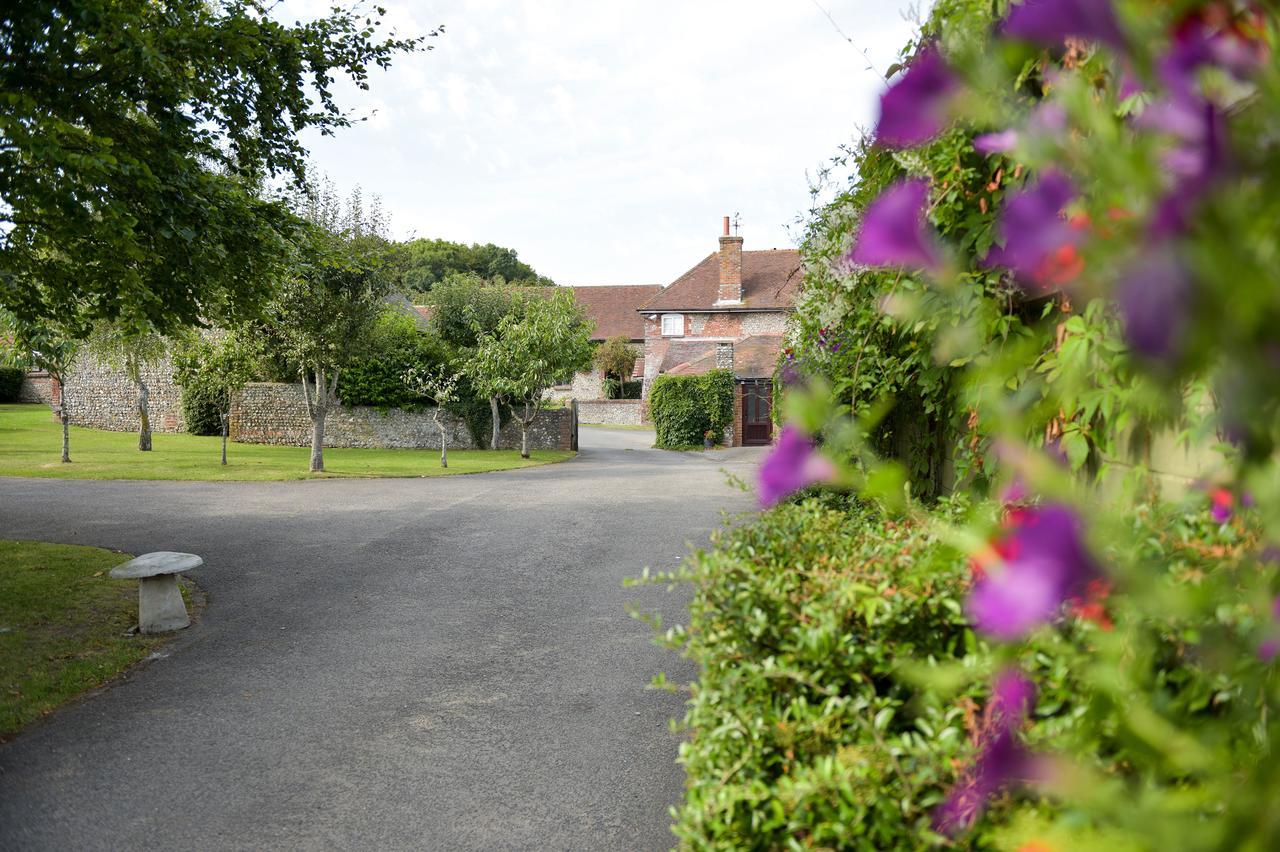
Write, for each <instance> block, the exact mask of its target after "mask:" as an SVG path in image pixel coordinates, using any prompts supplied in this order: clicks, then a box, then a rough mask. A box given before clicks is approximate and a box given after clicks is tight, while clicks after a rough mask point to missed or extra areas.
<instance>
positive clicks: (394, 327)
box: [338, 310, 448, 409]
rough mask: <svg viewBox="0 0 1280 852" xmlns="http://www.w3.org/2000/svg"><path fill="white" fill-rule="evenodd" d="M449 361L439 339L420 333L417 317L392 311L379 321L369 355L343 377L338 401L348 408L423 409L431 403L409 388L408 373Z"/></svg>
mask: <svg viewBox="0 0 1280 852" xmlns="http://www.w3.org/2000/svg"><path fill="white" fill-rule="evenodd" d="M447 357H448V356H447V352H446V351H445V348H444V346H443V345H442V344H441V343H440V341H439V340H438V338H436V337H434V336H432V335H430V334H427V333H426V332H424V331H422V330H421V329H419V328H418V326H417V323H416V322H415V321H414V318H413V317H411V316H409V315H408V314H407V313H405V312H403V311H398V310H389V311H387V312H386V313H385V314H383V316H382V317H380V318H379V320H378V324H377V327H376V328H375V329H374V333H373V340H372V344H371V346H370V349H369V351H368V352H366V353H364V355H363V357H361V358H358V359H357V360H356V361H355V362H354V363H352V364H351V365H350V366H348V367H346V368H345V369H344V370H343V371H342V373H341V374H340V375H339V377H338V398H339V399H341V400H342V402H343V404H344V405H368V406H371V407H374V408H384V409H385V408H420V407H422V406H424V405H427V404H428V400H427V399H425V398H424V397H422V396H421V395H419V394H417V393H416V392H414V391H413V390H411V389H410V388H409V386H408V385H407V384H405V381H404V374H405V372H406V371H407V370H409V369H410V368H411V367H418V368H430V367H432V366H434V365H436V364H440V363H442V362H444V361H445V360H447Z"/></svg>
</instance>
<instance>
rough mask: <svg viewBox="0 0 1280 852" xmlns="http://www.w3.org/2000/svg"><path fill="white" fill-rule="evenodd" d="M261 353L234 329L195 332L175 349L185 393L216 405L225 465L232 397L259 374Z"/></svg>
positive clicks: (177, 371) (177, 372) (176, 371)
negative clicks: (209, 333)
mask: <svg viewBox="0 0 1280 852" xmlns="http://www.w3.org/2000/svg"><path fill="white" fill-rule="evenodd" d="M261 355H262V352H261V345H260V344H259V343H258V342H257V341H256V340H255V339H254V338H253V337H251V336H247V335H245V334H243V333H237V332H235V331H228V332H225V333H223V334H221V335H218V336H216V337H208V336H204V335H192V336H190V337H189V338H188V339H187V340H184V341H182V342H181V343H180V344H179V345H178V346H177V347H176V348H175V350H174V353H173V368H174V378H175V379H176V380H177V382H178V384H179V385H181V386H182V389H183V392H184V393H186V392H188V391H191V392H193V393H198V394H199V395H200V396H201V397H202V398H204V399H211V400H213V402H214V404H215V405H216V407H217V410H218V420H219V426H220V428H219V432H220V434H221V435H222V463H223V464H224V465H225V464H226V463H227V433H228V431H229V429H228V425H229V422H230V420H231V400H232V397H234V396H235V394H236V393H237V392H238V391H240V390H241V389H242V388H243V387H244V386H245V385H246V384H248V383H249V382H251V381H253V379H254V378H255V377H256V372H257V368H258V362H259V359H260V358H261Z"/></svg>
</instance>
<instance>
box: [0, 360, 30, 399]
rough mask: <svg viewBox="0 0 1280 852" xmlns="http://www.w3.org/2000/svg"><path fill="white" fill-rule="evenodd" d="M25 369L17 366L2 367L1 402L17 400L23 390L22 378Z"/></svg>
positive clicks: (0, 373)
mask: <svg viewBox="0 0 1280 852" xmlns="http://www.w3.org/2000/svg"><path fill="white" fill-rule="evenodd" d="M25 376H26V371H25V370H20V369H18V368H17V367H0V402H17V401H18V394H19V393H21V392H22V379H23V377H25Z"/></svg>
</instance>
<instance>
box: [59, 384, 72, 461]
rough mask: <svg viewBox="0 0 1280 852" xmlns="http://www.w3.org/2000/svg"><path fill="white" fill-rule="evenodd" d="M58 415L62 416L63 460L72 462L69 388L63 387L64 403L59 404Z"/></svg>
mask: <svg viewBox="0 0 1280 852" xmlns="http://www.w3.org/2000/svg"><path fill="white" fill-rule="evenodd" d="M58 415H59V416H60V417H61V418H62V462H63V464H69V463H70V462H71V417H70V416H68V414H67V388H66V385H63V387H62V404H61V405H59V406H58Z"/></svg>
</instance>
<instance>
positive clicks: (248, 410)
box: [229, 382, 573, 450]
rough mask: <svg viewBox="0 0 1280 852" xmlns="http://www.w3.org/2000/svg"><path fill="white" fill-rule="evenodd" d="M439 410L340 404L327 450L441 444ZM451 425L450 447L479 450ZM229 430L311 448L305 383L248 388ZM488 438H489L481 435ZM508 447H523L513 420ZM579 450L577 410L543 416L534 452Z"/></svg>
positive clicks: (250, 440) (534, 431) (506, 431)
mask: <svg viewBox="0 0 1280 852" xmlns="http://www.w3.org/2000/svg"><path fill="white" fill-rule="evenodd" d="M434 415H435V411H434V409H430V408H427V409H422V410H419V411H405V410H401V409H390V410H389V411H387V412H385V413H384V412H381V411H379V410H377V409H376V408H365V407H363V406H352V407H350V408H348V407H346V406H343V405H337V406H334V407H333V408H331V409H330V410H329V414H328V416H327V417H326V418H325V441H324V445H325V446H326V447H381V448H387V449H418V448H435V447H439V446H440V431H439V429H438V428H437V427H436V422H435V416H434ZM441 419H442V421H443V422H444V424H445V433H446V435H447V437H448V445H449V448H450V449H457V450H466V449H473V448H474V447H475V444H474V443H473V442H472V440H471V433H470V431H469V430H468V429H467V426H466V423H465V422H464V421H463V420H462V419H461V418H459V417H455V416H454V415H452V414H449V413H446V414H444V415H443V417H442V418H441ZM229 430H230V434H231V438H232V440H235V441H241V442H243V443H247V444H285V445H289V446H297V447H305V446H310V444H311V418H310V417H309V416H308V415H307V403H306V399H305V398H304V397H303V394H302V385H299V384H275V383H268V382H255V383H252V384H249V385H246V386H245V388H244V390H243V391H241V392H240V393H239V394H237V395H236V397H235V399H233V400H232V405H231V421H230V424H229ZM481 437H482V439H487V437H488V436H487V435H486V436H481ZM499 445H500V446H501V447H502V448H503V449H519V447H520V426H519V424H518V423H516V422H515V421H514V420H512V421H508V422H507V424H506V425H505V426H503V428H502V432H501V433H500V434H499ZM572 447H573V412H572V411H570V410H569V409H567V408H557V409H549V410H547V411H543V412H542V413H541V414H539V415H538V419H537V420H535V421H534V422H533V426H532V427H530V430H529V448H530V449H535V450H548V449H560V450H568V449H572Z"/></svg>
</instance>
